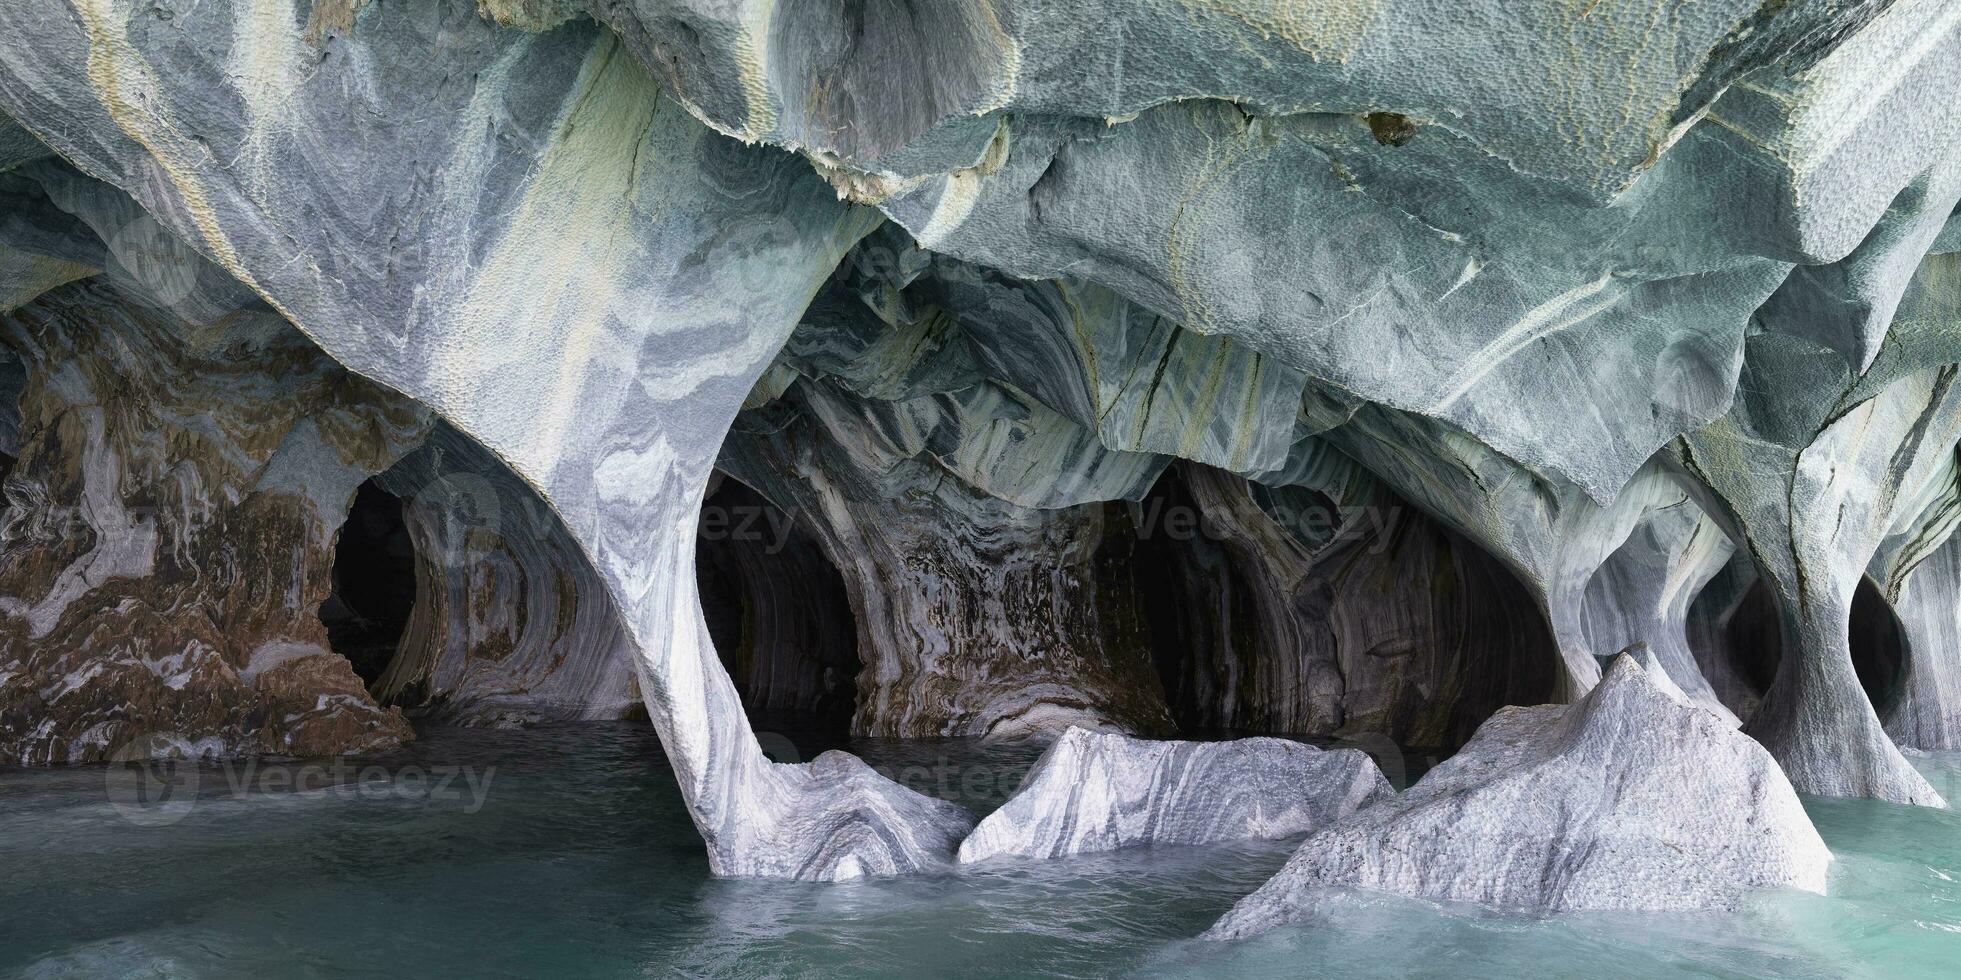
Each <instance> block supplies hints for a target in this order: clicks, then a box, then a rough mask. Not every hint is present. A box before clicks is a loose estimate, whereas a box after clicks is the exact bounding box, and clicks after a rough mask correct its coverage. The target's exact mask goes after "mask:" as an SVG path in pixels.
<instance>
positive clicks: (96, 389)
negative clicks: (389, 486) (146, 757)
mask: <svg viewBox="0 0 1961 980" xmlns="http://www.w3.org/2000/svg"><path fill="white" fill-rule="evenodd" d="M0 337H3V338H4V341H5V343H6V344H7V345H9V346H10V347H11V348H12V349H13V350H15V351H16V352H18V353H19V354H20V355H21V357H22V359H23V361H24V362H25V363H26V365H27V366H28V371H27V375H26V383H25V386H24V388H23V390H22V392H21V394H20V401H19V404H20V406H21V429H20V443H19V452H20V458H19V461H18V463H17V465H16V466H15V467H14V469H13V472H12V473H11V474H10V475H9V476H8V478H7V482H6V488H5V489H6V495H7V498H8V501H9V504H10V506H9V507H8V508H7V510H6V512H5V515H4V518H0V752H4V757H5V758H6V759H8V760H9V761H12V762H16V763H27V764H35V763H47V762H92V761H99V760H103V759H108V758H111V757H116V756H117V753H119V752H124V751H126V750H130V747H131V746H137V749H135V750H136V751H143V750H144V749H143V748H142V746H146V745H147V746H152V747H157V748H161V749H164V750H167V751H176V752H191V753H195V754H203V755H236V754H247V755H249V754H259V753H274V754H280V755H301V756H306V755H332V754H340V753H346V752H360V751H367V750H372V749H380V748H387V747H391V746H394V745H397V744H400V743H401V742H403V741H406V740H408V739H410V738H412V737H414V733H413V732H412V731H411V730H410V728H409V726H408V723H407V721H406V720H405V719H404V718H403V716H402V714H401V712H400V711H399V710H394V709H383V708H381V707H379V706H377V705H376V703H375V701H374V699H373V698H371V697H370V696H369V694H368V692H367V691H366V690H365V689H364V688H363V686H362V684H361V681H360V679H359V678H358V677H356V676H355V674H354V671H353V669H352V668H351V667H350V666H349V664H348V662H347V660H346V659H344V658H343V657H341V656H340V655H339V654H337V653H335V652H333V651H332V650H331V649H330V647H329V643H328V637H327V633H326V630H325V628H324V627H323V626H322V625H321V622H320V619H319V617H318V615H317V611H318V608H319V606H320V604H321V602H322V601H323V600H325V599H326V598H327V594H328V592H329V590H330V589H331V581H330V575H331V567H332V563H333V555H334V535H335V532H336V530H337V529H338V528H339V526H340V522H341V518H342V517H343V515H344V514H345V513H346V511H347V507H348V505H349V503H350V502H351V501H352V499H353V496H354V490H355V487H356V486H357V485H358V484H359V483H360V482H361V481H362V480H363V479H365V478H366V477H367V476H368V475H370V474H371V473H373V472H375V471H378V470H380V469H383V468H386V467H387V466H388V465H389V464H390V463H391V462H393V460H394V459H395V457H397V456H399V455H400V454H401V453H403V452H404V451H406V450H407V448H408V447H409V446H411V445H413V443H414V441H415V440H416V439H418V438H420V436H421V435H422V433H423V432H424V431H426V429H427V426H428V416H427V413H426V412H424V411H422V410H421V409H420V408H419V407H417V406H415V405H413V404H412V403H410V402H408V401H407V400H405V399H401V398H399V397H395V396H392V395H391V394H390V393H388V392H386V391H383V390H381V389H379V388H377V387H376V386H374V385H372V384H369V383H367V382H366V381H363V380H362V379H359V378H356V377H353V376H351V375H349V374H348V373H347V372H346V370H345V369H343V368H341V367H340V365H338V364H336V363H334V362H333V361H332V360H330V359H328V358H327V357H326V356H325V355H323V354H321V353H320V352H319V350H318V349H316V348H315V347H313V345H311V344H310V343H308V342H307V341H306V340H305V338H302V337H301V336H299V334H298V333H296V332H294V331H293V330H292V328H291V327H289V326H288V325H287V324H286V323H285V321H284V320H282V319H281V318H280V317H279V316H278V315H277V314H276V313H274V312H273V311H272V310H271V309H268V308H266V307H264V306H263V305H260V304H257V303H251V304H249V305H247V306H245V307H243V308H241V309H237V310H234V311H231V312H228V313H226V314H225V315H224V316H223V317H222V318H218V319H215V320H212V321H210V322H206V323H186V322H184V321H181V320H177V319H176V318H175V317H174V316H173V315H172V314H171V313H169V312H168V311H160V310H156V309H154V308H148V307H147V306H146V305H145V304H143V303H141V302H140V301H137V300H133V299H132V298H131V297H129V296H128V295H126V294H123V293H121V292H118V291H117V290H116V289H115V288H114V287H113V286H112V285H110V284H109V283H107V282H102V281H98V282H92V283H85V284H80V285H73V286H67V287H64V288H62V289H60V290H57V291H55V292H53V293H49V294H47V295H45V296H43V297H41V298H40V299H38V300H36V301H35V302H33V303H31V304H29V305H28V306H26V307H23V308H21V309H19V310H16V311H14V312H13V313H11V314H7V315H6V316H5V317H0Z"/></svg>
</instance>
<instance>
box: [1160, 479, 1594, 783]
mask: <svg viewBox="0 0 1961 980" xmlns="http://www.w3.org/2000/svg"><path fill="white" fill-rule="evenodd" d="M1135 508H1136V513H1137V514H1138V518H1137V521H1136V527H1137V529H1138V531H1139V541H1138V542H1137V545H1136V548H1135V553H1134V558H1133V561H1132V564H1133V566H1134V567H1135V568H1136V569H1137V573H1136V574H1137V578H1138V584H1139V586H1140V588H1141V589H1142V592H1143V595H1144V597H1145V602H1144V605H1145V609H1146V614H1147V617H1148V618H1149V628H1150V647H1151V651H1152V655H1153V660H1154V662H1155V663H1156V665H1157V668H1158V676H1159V679H1160V680H1161V681H1162V683H1163V685H1164V692H1165V700H1166V704H1167V705H1168V706H1169V707H1170V709H1171V712H1172V716H1173V718H1174V719H1175V721H1176V722H1177V724H1178V727H1179V729H1180V730H1181V731H1182V732H1186V733H1192V732H1216V733H1219V734H1233V735H1238V734H1254V735H1297V736H1315V737H1322V738H1340V739H1353V740H1364V741H1367V742H1370V743H1372V744H1378V745H1380V744H1387V743H1393V744H1394V745H1396V746H1398V747H1400V748H1402V749H1414V750H1420V752H1421V753H1424V754H1428V755H1431V756H1434V757H1439V758H1440V757H1443V756H1447V755H1448V754H1449V753H1451V752H1454V751H1455V750H1456V749H1457V747H1458V746H1460V745H1462V744H1463V743H1464V742H1465V741H1466V740H1468V739H1469V738H1470V736H1471V734H1472V733H1473V732H1475V731H1476V730H1477V728H1478V726H1479V725H1481V724H1483V723H1484V721H1485V719H1487V718H1489V717H1490V716H1491V715H1492V714H1493V713H1494V712H1496V711H1497V710H1498V709H1500V708H1502V707H1504V706H1506V705H1509V704H1541V703H1544V702H1546V701H1549V700H1551V699H1552V693H1553V691H1554V689H1555V687H1556V685H1557V683H1558V674H1557V670H1556V665H1557V664H1558V662H1559V661H1558V652H1557V647H1556V646H1555V645H1554V643H1553V640H1552V633H1551V630H1550V629H1549V628H1548V627H1547V626H1546V623H1545V618H1544V617H1543V616H1542V615H1541V614H1540V612H1539V610H1538V606H1537V604H1536V603H1535V602H1534V601H1533V600H1532V597H1531V594H1530V593H1529V592H1528V591H1526V589H1525V586H1524V585H1522V584H1520V583H1519V581H1518V579H1517V578H1516V577H1515V576H1514V575H1513V574H1512V573H1511V572H1510V570H1509V569H1507V568H1506V567H1505V566H1504V565H1503V563H1502V562H1500V561H1499V560H1498V559H1497V558H1496V557H1494V556H1492V555H1490V554H1489V553H1487V552H1485V551H1484V550H1483V549H1482V548H1480V547H1479V546H1478V545H1477V544H1476V543H1474V542H1472V541H1471V540H1469V539H1468V538H1465V537H1464V536H1462V535H1459V534H1457V533H1455V532H1453V531H1450V530H1449V529H1447V528H1445V527H1443V526H1442V525H1441V524H1439V523H1437V522H1436V521H1434V520H1432V519H1430V518H1429V517H1428V516H1426V515H1425V514H1423V513H1422V512H1421V511H1418V510H1417V509H1416V508H1415V507H1413V506H1411V505H1409V504H1408V503H1406V502H1403V501H1402V500H1401V499H1400V498H1397V497H1394V496H1393V495H1391V494H1389V493H1388V492H1387V491H1386V490H1384V491H1382V492H1381V494H1380V495H1378V496H1376V497H1374V498H1371V499H1370V500H1369V501H1367V502H1366V503H1363V504H1358V505H1350V506H1346V507H1338V506H1337V505H1336V503H1335V502H1334V501H1333V500H1331V499H1329V498H1328V497H1326V496H1325V495H1322V494H1319V493H1316V492H1314V491H1310V490H1307V489H1306V488H1301V487H1283V488H1280V489H1279V490H1275V489H1272V488H1267V487H1263V486H1260V485H1258V484H1249V483H1248V482H1247V481H1245V480H1243V479H1242V478H1240V477H1237V476H1234V475H1232V474H1229V473H1225V472H1223V471H1219V470H1214V469H1211V468H1209V467H1205V466H1203V465H1201V464H1197V463H1190V462H1180V463H1178V464H1176V465H1174V466H1172V467H1171V468H1170V469H1168V470H1167V471H1166V472H1165V475H1164V476H1163V477H1161V478H1160V479H1159V480H1158V481H1157V484H1156V485H1155V486H1153V487H1152V489H1151V491H1150V493H1149V494H1148V495H1147V496H1146V497H1145V498H1144V500H1143V501H1141V502H1140V503H1139V504H1137V505H1135ZM1180 514H1189V515H1191V516H1189V517H1186V518H1183V519H1179V518H1178V515H1180ZM1180 527H1192V528H1195V529H1196V530H1194V531H1192V532H1191V533H1182V534H1181V533H1176V532H1177V529H1179V528H1180ZM1337 532H1338V533H1337ZM1330 535H1334V536H1333V537H1332V538H1331V537H1330ZM1323 539H1326V540H1323ZM1290 540H1291V541H1301V542H1308V541H1313V542H1317V543H1316V544H1315V545H1312V546H1304V547H1301V548H1294V547H1291V546H1289V545H1287V544H1286V543H1285V542H1288V541H1290ZM1409 761H1411V762H1412V763H1413V762H1415V761H1416V760H1415V759H1414V758H1413V757H1412V758H1411V759H1410V760H1409Z"/></svg>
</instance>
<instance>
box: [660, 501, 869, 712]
mask: <svg viewBox="0 0 1961 980" xmlns="http://www.w3.org/2000/svg"><path fill="white" fill-rule="evenodd" d="M701 506H702V518H701V524H700V534H699V539H700V540H699V542H698V543H697V544H696V545H695V575H696V577H697V578H698V579H699V580H700V582H701V604H702V611H703V614H704V615H705V617H706V618H707V620H708V632H709V635H710V636H712V637H714V639H715V649H716V651H717V652H719V653H720V654H721V656H722V664H723V666H725V667H727V668H728V671H729V677H730V678H731V679H732V680H734V681H735V686H736V690H737V691H739V692H740V693H741V694H742V706H743V710H745V711H746V712H748V715H749V720H750V723H751V724H753V725H755V726H756V727H757V728H758V729H768V730H774V731H778V732H783V731H804V732H813V733H818V734H821V735H825V736H829V737H832V738H836V737H839V736H841V735H844V734H846V733H848V732H849V731H850V730H851V719H852V716H853V714H854V706H855V704H856V699H857V693H858V674H859V670H860V668H861V662H860V660H859V657H858V628H857V626H856V619H855V615H854V613H853V611H852V608H851V601H850V599H849V598H848V597H847V589H846V587H845V583H844V577H843V576H842V575H840V574H839V572H838V569H837V567H836V566H834V565H832V564H831V560H830V559H829V558H827V557H826V556H825V554H824V551H823V547H822V546H821V545H820V544H818V542H817V540H816V539H815V538H814V537H812V535H811V534H810V532H808V531H806V530H804V529H803V528H802V527H801V526H799V525H798V523H797V522H796V521H795V520H794V519H793V518H792V517H791V516H790V514H789V513H787V512H785V511H784V510H782V509H781V508H779V507H777V506H776V505H774V504H772V503H770V502H769V500H768V499H767V498H765V497H763V496H762V495H761V494H759V493H757V492H756V491H754V490H751V489H750V488H748V487H747V486H744V485H743V484H742V483H741V482H739V481H737V480H733V479H729V478H727V477H725V476H722V475H720V474H718V475H717V480H716V485H715V486H714V488H713V489H711V490H710V491H709V493H708V496H707V498H706V499H705V500H703V501H702V505H701Z"/></svg>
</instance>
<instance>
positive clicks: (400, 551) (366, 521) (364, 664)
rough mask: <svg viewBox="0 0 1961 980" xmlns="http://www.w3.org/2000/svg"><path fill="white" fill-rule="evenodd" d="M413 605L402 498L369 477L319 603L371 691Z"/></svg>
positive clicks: (411, 554)
mask: <svg viewBox="0 0 1961 980" xmlns="http://www.w3.org/2000/svg"><path fill="white" fill-rule="evenodd" d="M414 609H415V542H414V540H413V539H412V538H411V537H410V536H409V530H408V524H407V523H406V522H405V521H404V520H403V517H402V501H401V498H399V497H396V496H395V495H394V494H391V493H389V492H388V491H386V490H383V489H382V488H381V487H380V486H379V485H377V484H376V483H375V481H373V480H369V481H367V482H365V483H363V484H361V487H360V489H359V490H357V491H355V494H354V506H353V508H352V509H350V510H349V511H348V514H347V522H346V523H344V524H342V525H341V529H340V534H339V536H338V537H337V538H336V539H335V545H334V571H333V591H332V593H331V594H329V595H328V596H327V600H326V601H325V602H323V603H321V604H320V622H321V624H322V625H324V626H326V627H327V641H328V643H329V644H331V645H332V647H333V650H334V652H335V653H338V654H340V655H341V656H343V657H346V658H347V662H348V663H350V664H352V665H353V666H354V673H355V674H357V675H359V676H360V678H361V682H362V683H363V684H366V685H367V687H368V689H369V690H371V691H372V690H374V689H375V685H376V682H377V681H379V680H380V679H381V675H382V672H383V671H386V670H387V669H388V664H389V662H390V661H392V660H393V659H394V658H395V650H396V648H397V647H398V646H399V645H400V644H401V640H402V633H403V632H404V631H406V630H407V629H408V624H409V614H410V613H411V612H412V611H413V610H414Z"/></svg>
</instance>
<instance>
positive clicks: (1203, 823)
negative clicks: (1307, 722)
mask: <svg viewBox="0 0 1961 980" xmlns="http://www.w3.org/2000/svg"><path fill="white" fill-rule="evenodd" d="M1394 795H1395V790H1394V789H1392V788H1391V787H1390V785H1389V780H1387V779H1384V778H1383V776H1382V771H1381V770H1379V769H1377V768H1376V765H1375V762H1374V760H1372V759H1370V758H1369V757H1368V756H1367V755H1366V754H1364V753H1363V752H1361V751H1360V750H1357V749H1318V748H1315V747H1314V746H1311V745H1307V744H1304V743H1301V742H1291V741H1287V740H1286V739H1278V738H1245V739H1236V740H1233V741H1227V742H1156V741H1147V740H1144V739H1137V738H1131V737H1129V736H1126V735H1121V734H1117V733H1114V732H1091V731H1087V730H1085V729H1081V728H1071V729H1069V730H1068V731H1066V732H1064V733H1063V734H1062V737H1061V738H1059V739H1057V740H1056V742H1055V744H1054V745H1051V746H1049V749H1048V751H1046V752H1044V753H1042V757H1041V758H1040V759H1037V760H1036V761H1035V765H1034V767H1033V768H1031V769H1030V770H1029V771H1028V775H1027V777H1026V778H1024V779H1023V780H1022V785H1021V788H1020V789H1019V790H1017V791H1016V792H1015V795H1014V796H1012V797H1009V799H1008V801H1007V802H1006V803H1003V804H1002V805H1001V808H1000V809H998V810H996V811H994V812H993V813H991V814H988V815H987V817H986V818H984V819H983V820H981V822H980V824H979V826H976V827H975V828H974V832H973V833H972V834H970V835H969V836H968V837H967V839H966V840H965V841H962V842H961V844H960V860H961V862H962V863H970V862H974V861H984V860H986V859H988V858H992V857H1000V856H1014V857H1022V858H1052V857H1061V856H1063V855H1068V854H1086V853H1090V852H1093V851H1110V850H1115V849H1117V848H1122V847H1135V846H1138V845H1143V844H1210V843H1214V842H1217V841H1228V840H1247V839H1252V838H1273V837H1291V836H1293V835H1295V834H1302V833H1307V832H1310V831H1313V830H1318V829H1320V828H1322V827H1326V826H1329V825H1331V824H1334V823H1337V822H1339V821H1341V820H1343V819H1345V818H1347V817H1348V816H1349V815H1351V814H1353V813H1354V812H1356V811H1357V810H1360V809H1362V808H1364V807H1367V806H1370V805H1372V804H1374V803H1376V802H1377V801H1379V800H1382V799H1385V798H1387V797H1390V796H1394Z"/></svg>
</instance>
